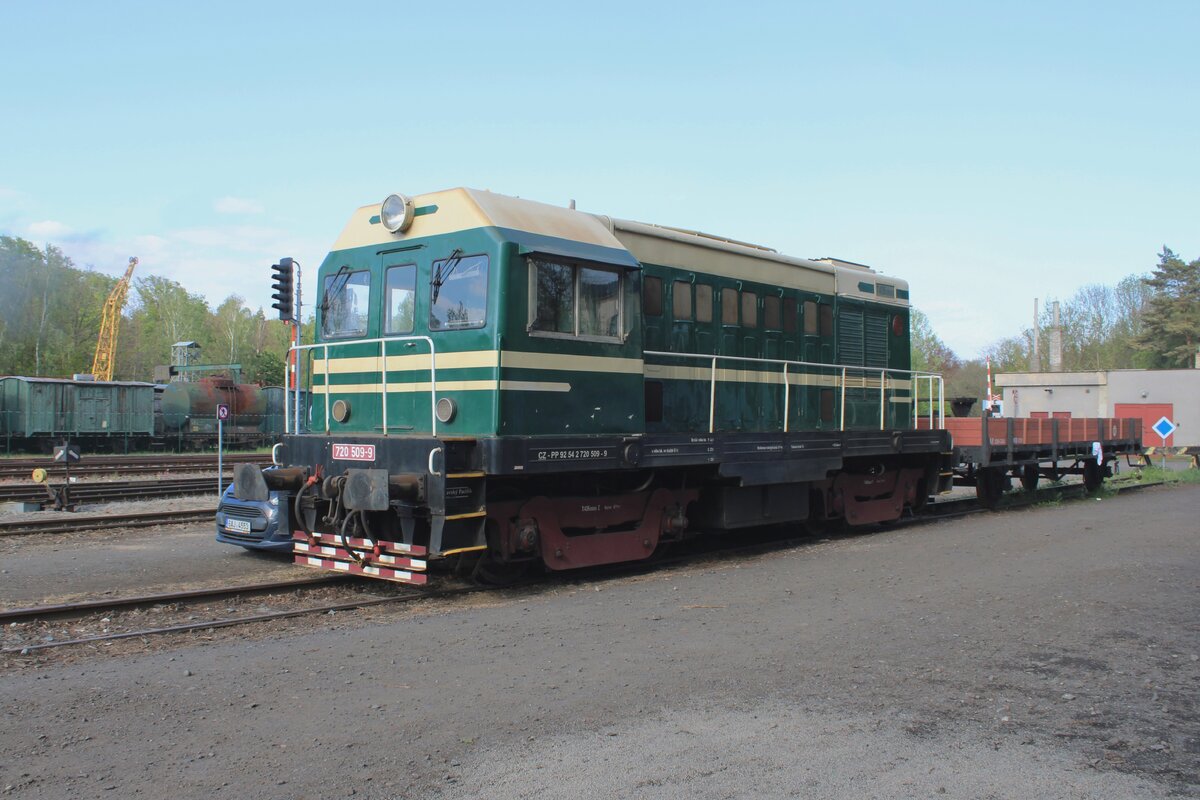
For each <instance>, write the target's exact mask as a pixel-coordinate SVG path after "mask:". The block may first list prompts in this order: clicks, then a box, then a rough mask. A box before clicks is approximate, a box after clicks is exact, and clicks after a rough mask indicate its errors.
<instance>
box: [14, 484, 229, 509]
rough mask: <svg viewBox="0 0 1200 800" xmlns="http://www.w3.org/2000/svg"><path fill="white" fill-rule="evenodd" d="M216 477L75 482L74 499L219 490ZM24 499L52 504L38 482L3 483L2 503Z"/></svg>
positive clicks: (98, 500)
mask: <svg viewBox="0 0 1200 800" xmlns="http://www.w3.org/2000/svg"><path fill="white" fill-rule="evenodd" d="M216 491H217V482H216V479H215V478H211V477H208V478H170V479H164V480H150V481H104V482H98V481H97V482H92V483H72V484H71V492H70V494H71V502H72V503H111V502H114V501H119V500H145V499H150V498H157V497H182V496H185V495H194V494H206V493H209V492H212V493H213V494H216ZM3 502H25V503H38V502H41V503H43V504H47V505H49V504H50V503H51V500H50V498H49V496H48V495H47V493H46V487H44V486H42V485H41V484H37V483H25V484H7V485H0V503H3Z"/></svg>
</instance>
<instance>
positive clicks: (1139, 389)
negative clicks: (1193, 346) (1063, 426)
mask: <svg viewBox="0 0 1200 800" xmlns="http://www.w3.org/2000/svg"><path fill="white" fill-rule="evenodd" d="M995 382H996V387H997V391H998V393H1000V394H1001V395H1002V397H1003V400H1004V413H1005V415H1006V416H1011V417H1034V418H1036V417H1121V418H1127V417H1137V418H1139V419H1141V420H1142V443H1143V444H1144V445H1145V446H1147V447H1162V446H1163V440H1162V439H1161V438H1160V437H1159V436H1158V434H1156V433H1155V432H1154V431H1152V430H1151V426H1152V425H1154V423H1156V422H1158V420H1159V419H1161V418H1162V417H1166V418H1168V419H1170V420H1171V421H1172V422H1174V423H1175V424H1176V425H1177V426H1178V429H1177V430H1176V431H1175V433H1174V435H1172V436H1169V437H1167V441H1166V446H1168V447H1197V446H1200V369H1115V370H1107V371H1098V372H1006V373H1000V374H998V375H996V376H995Z"/></svg>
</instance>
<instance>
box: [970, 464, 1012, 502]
mask: <svg viewBox="0 0 1200 800" xmlns="http://www.w3.org/2000/svg"><path fill="white" fill-rule="evenodd" d="M1007 488H1008V473H1007V472H1005V471H1004V470H1003V469H1002V468H1000V467H986V468H984V469H981V470H979V472H977V473H976V474H975V496H976V497H977V498H979V505H981V506H983V507H984V508H988V509H992V508H995V507H996V506H998V505H999V504H1000V497H1001V496H1002V495H1003V494H1004V491H1005V490H1006V489H1007Z"/></svg>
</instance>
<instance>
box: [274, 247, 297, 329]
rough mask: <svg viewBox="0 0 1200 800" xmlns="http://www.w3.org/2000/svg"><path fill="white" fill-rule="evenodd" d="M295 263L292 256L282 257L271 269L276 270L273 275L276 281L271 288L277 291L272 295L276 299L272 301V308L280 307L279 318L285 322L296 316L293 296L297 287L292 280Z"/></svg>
mask: <svg viewBox="0 0 1200 800" xmlns="http://www.w3.org/2000/svg"><path fill="white" fill-rule="evenodd" d="M293 263H294V262H293V261H292V259H290V258H281V259H279V263H278V264H273V265H272V266H271V270H272V271H273V272H274V275H273V276H272V277H273V278H274V282H273V283H272V284H271V288H272V289H274V290H275V293H274V294H272V295H271V297H272V299H274V300H275V302H274V303H271V308H277V309H279V318H280V319H281V320H283V321H284V322H290V321H291V320H292V319H294V318H295V317H294V314H293V308H292V298H293V297H294V289H295V286H294V284H293V282H292V275H293V272H292V265H293Z"/></svg>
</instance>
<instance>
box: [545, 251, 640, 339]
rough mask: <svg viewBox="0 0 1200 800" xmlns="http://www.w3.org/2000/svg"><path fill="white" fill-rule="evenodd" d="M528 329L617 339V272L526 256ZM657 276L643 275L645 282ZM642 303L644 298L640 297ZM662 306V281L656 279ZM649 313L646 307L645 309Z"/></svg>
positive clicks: (618, 312) (619, 329)
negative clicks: (528, 296) (527, 257)
mask: <svg viewBox="0 0 1200 800" xmlns="http://www.w3.org/2000/svg"><path fill="white" fill-rule="evenodd" d="M529 272H530V282H531V287H530V292H531V294H532V297H531V301H532V302H531V303H530V307H531V315H532V317H533V318H532V319H531V320H530V322H529V330H530V332H540V333H542V334H545V335H559V336H587V337H591V338H599V339H610V338H611V339H618V338H620V337H621V335H622V323H621V273H620V272H618V271H617V270H612V269H603V268H600V267H585V266H583V265H580V264H570V263H565V262H558V261H550V260H548V259H540V258H530V259H529ZM652 280H653V281H658V279H657V278H646V287H647V291H646V293H645V294H644V297H645V298H648V297H649V296H650V292H649V285H650V282H651V281H652ZM644 302H645V300H644ZM657 302H658V305H659V307H660V309H659V310H660V313H661V305H662V282H661V281H659V282H658V299H657ZM646 313H647V314H649V313H650V312H649V310H647V311H646Z"/></svg>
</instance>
